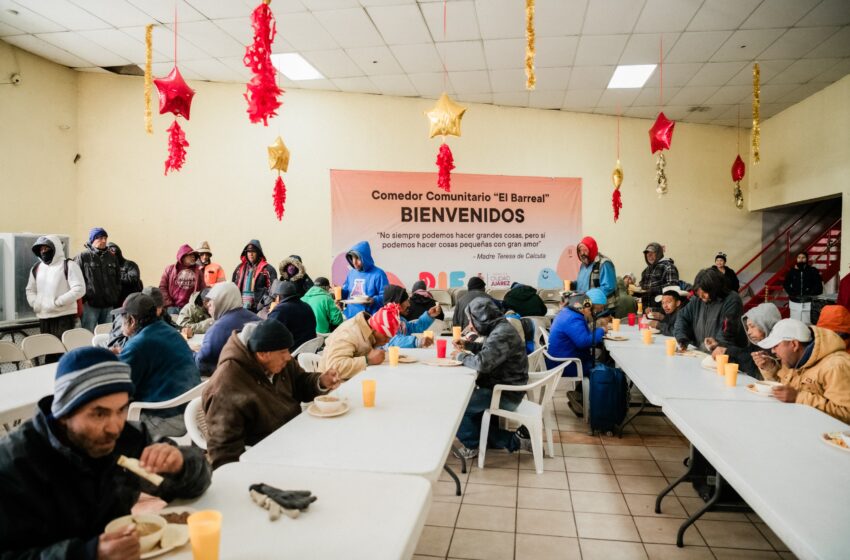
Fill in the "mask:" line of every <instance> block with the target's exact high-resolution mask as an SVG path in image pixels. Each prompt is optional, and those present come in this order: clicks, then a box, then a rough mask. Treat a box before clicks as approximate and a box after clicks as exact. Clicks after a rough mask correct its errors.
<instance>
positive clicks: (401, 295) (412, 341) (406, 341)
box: [384, 284, 443, 348]
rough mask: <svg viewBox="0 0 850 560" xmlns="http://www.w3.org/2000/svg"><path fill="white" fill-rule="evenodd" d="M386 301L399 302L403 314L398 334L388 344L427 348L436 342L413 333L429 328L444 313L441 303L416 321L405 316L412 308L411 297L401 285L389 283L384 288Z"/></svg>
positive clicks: (400, 346)
mask: <svg viewBox="0 0 850 560" xmlns="http://www.w3.org/2000/svg"><path fill="white" fill-rule="evenodd" d="M384 301H385V302H387V303H397V304H398V306H399V310H400V313H401V316H400V317H399V327H398V334H396V335H395V336H394V337H392V338H391V339H390V341H389V342H388V343H387V346H398V347H399V348H427V347H428V346H431V344H433V343H434V340H433V339H432V338H425V337H421V338H420V337H417V336H413V333H422V332H425V331H427V330H428V327H430V326H431V325H432V324H433V323H434V319H435V318H437V317H439V316H441V315H442V314H443V310H442V309H440V304H436V305H434V307H432V308H431V309H429V310H427V311H425V312H424V313H422V315H421V316H420V317H417V319H416V320H415V321H408V320H407V319H405V318H404V314H405V312H406V311H407V310H408V309H409V308H410V297H409V296H408V295H407V290H405V289H404V288H402V287H401V286H396V285H394V284H387V286H386V287H385V288H384Z"/></svg>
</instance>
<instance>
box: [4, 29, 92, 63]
mask: <svg viewBox="0 0 850 560" xmlns="http://www.w3.org/2000/svg"><path fill="white" fill-rule="evenodd" d="M3 40H4V41H5V42H7V43H9V44H11V45H15V46H16V47H19V48H21V49H24V50H25V51H29V52H31V53H33V54H37V55H39V56H41V57H44V58H46V59H48V60H52V61H53V62H56V63H57V64H61V65H63V66H68V67H70V68H78V67H88V66H96V65H95V64H94V63H92V62H90V61H88V60H83V59H82V58H80V57H78V56H74V55H73V54H71V53H69V52H68V51H66V50H64V49H60V48H59V47H57V46H55V45H51V44H50V43H48V42H47V41H44V40H42V39H39V38H38V37H36V36H35V35H13V36H11V37H4V38H3Z"/></svg>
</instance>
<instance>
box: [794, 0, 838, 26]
mask: <svg viewBox="0 0 850 560" xmlns="http://www.w3.org/2000/svg"><path fill="white" fill-rule="evenodd" d="M848 23H850V2H847V0H824V1H823V2H821V3H820V4H818V5H817V6H815V8H814V9H813V10H812V11H811V12H809V13H808V14H806V15H805V16H803V18H802V19H801V20H800V21H798V22H797V23H796V25H797V26H798V27H800V26H819V25H847V24H848Z"/></svg>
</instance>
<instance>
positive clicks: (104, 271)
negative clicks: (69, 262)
mask: <svg viewBox="0 0 850 560" xmlns="http://www.w3.org/2000/svg"><path fill="white" fill-rule="evenodd" d="M108 239H109V236H108V234H107V233H106V230H105V229H103V228H102V227H95V228H92V229H91V231H89V240H88V243H86V245H85V247H86V248H85V249H84V250H83V251H82V252H81V253H80V254H79V255H77V257H76V258H75V259H74V262H76V263H77V265H78V266H79V267H80V269H81V270H82V271H83V277H84V278H85V280H86V295H85V296H84V297H83V316H82V317H81V318H80V322H81V323H82V325H83V328H85V329H88V330H90V331H92V332H94V328H95V327H96V326H98V325H100V324H102V323H111V322H112V316H111V315H110V312H111V311H112V308H114V307H116V306H118V305H119V304H120V303H121V299H120V298H121V265H120V264H118V258H117V257H116V256H115V255H113V254H112V253H111V252H110V251H109V250H108V249H107V247H106V244H107V241H108Z"/></svg>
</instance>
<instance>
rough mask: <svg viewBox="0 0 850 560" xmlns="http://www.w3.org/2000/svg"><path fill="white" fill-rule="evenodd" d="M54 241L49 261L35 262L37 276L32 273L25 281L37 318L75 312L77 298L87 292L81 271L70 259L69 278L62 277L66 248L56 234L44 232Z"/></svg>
mask: <svg viewBox="0 0 850 560" xmlns="http://www.w3.org/2000/svg"><path fill="white" fill-rule="evenodd" d="M46 238H47V241H49V242H50V243H52V244H53V248H54V251H55V252H54V255H53V260H51V261H50V264H44V263H43V262H42V263H40V264H39V265H38V270H37V271H36V276H37V278H33V274H32V272H30V274H29V280H28V281H27V301H28V302H29V304H30V307H32V308H33V311H35V314H36V316H37V317H38V318H39V319H53V318H55V317H64V316H65V315H76V314H77V300H78V299H80V298H81V297H83V296H84V295H85V293H86V284H85V280H84V278H83V272H82V271H81V270H80V267H79V266H78V265H77V263H75V262H74V261H73V260H69V261H68V278H67V279H65V249H64V248H63V247H62V242H61V241H59V238H58V237H57V236H55V235H47V236H46Z"/></svg>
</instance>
